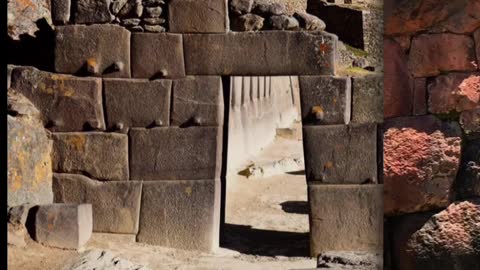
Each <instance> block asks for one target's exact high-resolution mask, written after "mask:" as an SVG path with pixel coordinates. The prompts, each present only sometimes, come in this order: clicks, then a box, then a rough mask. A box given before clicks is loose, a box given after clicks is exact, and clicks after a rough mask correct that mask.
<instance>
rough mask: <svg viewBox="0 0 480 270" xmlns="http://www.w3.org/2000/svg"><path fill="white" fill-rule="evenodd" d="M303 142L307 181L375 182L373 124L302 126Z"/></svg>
mask: <svg viewBox="0 0 480 270" xmlns="http://www.w3.org/2000/svg"><path fill="white" fill-rule="evenodd" d="M303 145H304V146H303V147H304V155H305V174H306V177H307V181H319V182H322V183H326V184H361V183H376V182H377V178H378V177H377V131H376V125H375V124H365V125H359V124H351V125H329V126H304V127H303Z"/></svg>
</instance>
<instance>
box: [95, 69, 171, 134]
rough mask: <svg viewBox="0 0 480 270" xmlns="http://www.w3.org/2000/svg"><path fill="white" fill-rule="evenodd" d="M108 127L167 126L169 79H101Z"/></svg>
mask: <svg viewBox="0 0 480 270" xmlns="http://www.w3.org/2000/svg"><path fill="white" fill-rule="evenodd" d="M103 87H104V93H105V111H106V113H105V114H106V116H107V127H108V128H109V129H114V130H126V129H128V128H129V127H148V126H168V125H169V122H170V95H171V91H172V81H171V80H154V81H149V80H138V79H117V78H112V79H104V80H103Z"/></svg>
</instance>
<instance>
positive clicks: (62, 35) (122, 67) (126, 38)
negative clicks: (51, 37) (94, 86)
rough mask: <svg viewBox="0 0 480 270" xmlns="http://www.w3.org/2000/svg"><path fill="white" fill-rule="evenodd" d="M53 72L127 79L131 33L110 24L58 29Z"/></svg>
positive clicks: (70, 26) (128, 75)
mask: <svg viewBox="0 0 480 270" xmlns="http://www.w3.org/2000/svg"><path fill="white" fill-rule="evenodd" d="M132 59H135V58H133V57H132ZM55 71H56V72H58V73H66V74H79V75H91V76H97V77H100V76H101V77H122V78H129V77H130V32H129V31H128V30H127V29H125V28H123V27H121V26H118V25H112V24H94V25H68V26H58V27H57V29H56V32H55Z"/></svg>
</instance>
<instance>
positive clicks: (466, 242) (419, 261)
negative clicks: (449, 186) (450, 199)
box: [394, 199, 480, 270]
mask: <svg viewBox="0 0 480 270" xmlns="http://www.w3.org/2000/svg"><path fill="white" fill-rule="evenodd" d="M417 216H420V217H417ZM425 221H426V222H425ZM396 227H397V229H396V231H397V233H396V234H394V235H395V236H396V237H395V238H396V239H395V250H394V252H395V254H394V255H395V257H396V258H402V259H401V260H400V259H397V261H398V262H397V266H398V269H399V270H404V269H441V270H443V269H461V270H467V269H476V268H478V261H479V259H480V247H479V245H478V239H479V235H480V201H479V200H478V199H472V200H467V201H461V202H455V203H453V204H451V205H450V206H448V208H447V209H445V210H443V211H441V212H440V213H438V214H435V215H433V216H432V217H431V218H429V215H427V214H421V215H416V216H413V217H410V216H405V217H404V218H403V220H402V222H401V223H400V222H398V223H396ZM398 230H402V233H398Z"/></svg>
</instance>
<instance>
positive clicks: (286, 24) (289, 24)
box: [269, 15, 300, 30]
mask: <svg viewBox="0 0 480 270" xmlns="http://www.w3.org/2000/svg"><path fill="white" fill-rule="evenodd" d="M269 22H270V25H271V27H272V28H273V29H275V30H300V23H299V22H298V20H297V19H295V18H294V17H290V16H287V15H280V16H277V15H274V16H271V17H270V20H269Z"/></svg>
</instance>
